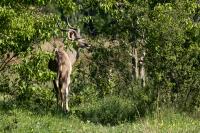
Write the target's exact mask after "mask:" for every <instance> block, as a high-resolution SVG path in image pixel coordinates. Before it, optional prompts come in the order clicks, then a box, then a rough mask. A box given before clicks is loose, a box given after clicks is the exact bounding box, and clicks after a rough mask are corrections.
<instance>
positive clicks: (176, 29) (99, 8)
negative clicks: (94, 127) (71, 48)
mask: <svg viewBox="0 0 200 133" xmlns="http://www.w3.org/2000/svg"><path fill="white" fill-rule="evenodd" d="M67 17H68V18H69V21H70V22H71V23H73V25H75V26H77V27H79V28H80V29H81V32H83V34H84V37H85V38H87V40H89V42H90V44H91V45H92V48H91V49H90V51H87V52H86V51H82V55H81V57H80V60H79V61H78V62H77V63H76V65H75V67H74V70H73V75H72V83H71V88H72V91H71V96H70V97H71V100H70V104H71V105H72V106H75V105H79V104H82V103H87V102H89V101H96V100H97V99H102V98H104V97H107V96H110V95H112V96H116V97H121V98H122V99H120V100H119V103H115V104H112V102H113V101H112V100H111V101H110V104H112V105H110V110H108V111H111V112H112V111H119V112H122V116H121V117H120V116H118V117H116V119H115V120H113V121H107V120H109V118H104V116H101V115H102V114H94V113H92V110H90V113H88V112H87V113H85V112H84V111H83V112H82V116H81V117H90V115H98V116H100V117H99V118H98V119H100V120H98V121H101V123H104V124H105V123H111V124H117V123H119V121H126V120H127V119H134V118H133V115H134V114H136V112H137V113H139V114H142V115H144V114H145V112H147V111H148V110H149V109H152V107H153V108H154V107H157V106H154V105H160V104H162V103H164V104H165V105H173V106H174V107H177V108H179V109H188V110H189V109H199V106H200V90H199V89H200V23H199V20H200V5H199V1H198V0H190V1H188V0H165V1H164V2H163V1H159V0H147V1H143V0H134V1H131V0H120V1H119V0H109V1H108V0H67V1H64V0H57V1H56V0H18V1H11V0H1V2H0V74H1V77H0V92H2V93H4V94H6V95H7V94H10V95H12V96H14V97H15V98H16V99H17V100H19V103H24V102H28V103H32V102H35V103H40V104H43V105H46V106H52V105H55V104H56V102H55V98H54V95H53V93H52V90H53V85H52V84H51V80H52V79H53V78H54V77H55V73H53V72H51V71H49V70H48V69H47V68H48V61H49V59H50V58H52V57H53V56H54V55H53V53H50V52H47V51H44V50H42V48H41V45H42V44H43V42H44V41H49V40H50V39H51V38H52V37H65V35H63V34H62V33H61V32H60V31H59V29H58V27H57V25H56V22H61V21H65V20H66V18H67ZM63 23H64V22H63ZM66 45H70V43H69V44H68V43H67V44H66ZM36 48H37V49H36ZM134 49H137V50H138V56H139V57H142V55H143V53H144V52H145V53H146V55H145V57H144V67H145V78H146V84H147V85H146V86H145V87H142V85H141V80H140V78H137V76H136V75H135V73H134V67H135V64H134V61H133V60H134V55H133V50H134ZM83 53H84V54H83ZM126 99H130V101H129V100H128V102H127V100H126ZM108 101H109V100H108ZM131 101H132V102H133V103H134V102H135V103H137V104H136V105H135V106H136V107H137V108H138V107H140V108H139V112H138V110H135V109H132V108H133V107H132V106H131V105H129V103H131ZM51 103H54V104H51ZM123 103H124V104H123ZM103 105H104V103H101V104H100V105H99V107H97V108H98V109H99V110H101V109H102V110H106V109H107V107H108V106H109V104H106V103H105V107H104V106H103ZM112 106H119V109H118V110H112V109H111V108H112ZM121 106H123V107H124V106H126V107H127V111H128V113H127V114H126V113H125V112H124V110H123V109H121V108H120V107H121ZM126 107H125V108H126ZM129 107H130V108H129ZM108 108H109V107H108ZM125 111H126V110H125ZM100 112H101V113H102V112H103V111H100ZM79 115H80V114H79ZM109 115H110V117H115V115H116V114H115V113H110V114H108V116H109ZM127 115H128V116H127ZM131 116H132V117H131ZM92 120H93V121H94V122H96V120H94V119H93V118H92Z"/></svg>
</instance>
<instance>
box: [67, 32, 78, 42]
mask: <svg viewBox="0 0 200 133" xmlns="http://www.w3.org/2000/svg"><path fill="white" fill-rule="evenodd" d="M68 39H69V40H72V41H74V40H76V32H75V31H74V30H70V31H68Z"/></svg>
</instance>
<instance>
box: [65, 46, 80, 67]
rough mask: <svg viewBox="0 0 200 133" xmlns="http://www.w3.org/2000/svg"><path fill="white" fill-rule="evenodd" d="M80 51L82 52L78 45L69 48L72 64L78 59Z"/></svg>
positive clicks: (68, 52)
mask: <svg viewBox="0 0 200 133" xmlns="http://www.w3.org/2000/svg"><path fill="white" fill-rule="evenodd" d="M79 53H80V48H78V47H71V48H68V49H67V54H68V56H69V59H70V61H71V64H72V65H73V64H74V63H75V62H76V60H78V58H79Z"/></svg>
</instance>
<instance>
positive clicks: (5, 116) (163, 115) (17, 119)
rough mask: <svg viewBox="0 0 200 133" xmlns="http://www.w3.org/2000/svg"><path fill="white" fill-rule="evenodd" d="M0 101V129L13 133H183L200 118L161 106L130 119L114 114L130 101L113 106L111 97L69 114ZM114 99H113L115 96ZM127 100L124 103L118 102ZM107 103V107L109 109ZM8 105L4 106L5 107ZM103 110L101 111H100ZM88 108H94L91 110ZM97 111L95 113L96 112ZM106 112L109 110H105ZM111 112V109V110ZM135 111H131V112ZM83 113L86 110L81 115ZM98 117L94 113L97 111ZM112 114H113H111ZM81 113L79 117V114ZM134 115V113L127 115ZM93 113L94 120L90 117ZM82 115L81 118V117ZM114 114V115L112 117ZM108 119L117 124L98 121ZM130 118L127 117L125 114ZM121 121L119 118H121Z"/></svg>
mask: <svg viewBox="0 0 200 133" xmlns="http://www.w3.org/2000/svg"><path fill="white" fill-rule="evenodd" d="M2 100H3V99H1V101H0V132H9V133H10V132H13V133H29V132H33V133H38V132H39V133H65V132H72V133H73V132H75V133H77V132H87V133H88V132H89V133H90V132H104V133H105V132H108V133H110V132H111V133H112V132H113V133H118V132H120V133H121V132H130V133H133V132H134V133H137V132H144V133H162V132H163V133H166V132H169V133H185V132H188V133H190V132H195V133H196V132H199V131H200V121H199V120H198V119H194V118H192V117H189V116H188V114H186V113H179V112H178V111H175V110H173V109H169V108H161V109H160V110H159V111H156V112H153V113H152V114H148V115H146V116H144V117H135V119H134V120H132V121H130V120H129V119H125V118H123V117H119V116H116V114H115V112H114V110H115V109H117V108H119V109H117V110H118V111H122V112H121V114H120V113H119V114H118V115H123V116H124V117H126V115H125V114H123V110H122V109H125V110H124V111H126V108H128V110H129V109H130V108H129V107H133V106H129V102H130V101H127V100H122V99H120V100H119V101H116V105H111V104H112V103H113V100H114V98H113V97H112V98H110V99H109V97H108V98H106V99H103V100H102V101H97V102H96V104H95V105H93V104H87V105H85V106H84V105H82V106H77V107H74V108H72V112H71V113H70V114H67V115H66V114H62V113H61V112H59V111H57V110H56V109H49V111H47V110H44V112H43V113H41V111H42V109H41V110H40V112H38V113H37V112H36V111H34V110H31V109H28V108H27V109H26V108H21V106H14V105H10V106H9V107H8V104H12V102H7V101H6V102H3V101H2ZM115 100H116V99H115ZM123 102H126V104H125V105H121V103H123ZM109 106H110V109H109V108H108V107H109ZM5 107H7V108H5ZM102 109H104V110H102ZM91 111H93V112H92V113H91ZM95 111H96V112H95ZM106 111H108V112H109V111H111V112H110V113H106ZM112 111H113V112H112ZM133 112H134V111H133ZM82 113H85V114H84V115H83V114H82ZM95 113H96V114H97V116H95V115H96V114H95ZM112 113H113V114H112ZM80 115H81V116H80ZM129 115H135V114H129ZM93 116H95V117H97V119H95V121H94V120H93V119H92V117H93ZM83 117H84V119H83ZM113 117H115V118H113ZM107 118H108V119H110V121H111V122H112V120H113V122H115V121H116V120H118V121H119V123H117V124H115V125H112V124H106V125H104V124H105V123H101V120H104V119H107ZM127 118H129V117H127ZM120 120H121V121H120ZM108 123H109V122H108Z"/></svg>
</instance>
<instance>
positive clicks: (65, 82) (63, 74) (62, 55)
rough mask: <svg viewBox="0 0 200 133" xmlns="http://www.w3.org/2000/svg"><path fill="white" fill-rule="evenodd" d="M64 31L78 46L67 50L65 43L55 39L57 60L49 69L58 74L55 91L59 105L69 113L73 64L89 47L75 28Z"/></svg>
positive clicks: (54, 82) (53, 61) (51, 62)
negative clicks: (82, 50) (80, 53)
mask: <svg viewBox="0 0 200 133" xmlns="http://www.w3.org/2000/svg"><path fill="white" fill-rule="evenodd" d="M61 30H62V29H61ZM64 31H67V32H68V39H69V40H71V41H75V42H76V44H75V45H74V46H72V47H70V48H68V49H67V50H65V48H64V43H63V42H62V41H61V40H59V39H55V40H54V47H55V60H51V61H50V62H49V69H50V70H52V71H56V73H57V77H56V79H55V80H54V81H53V84H54V89H55V90H56V97H57V104H58V105H60V106H61V107H62V110H63V111H64V112H66V111H69V105H68V102H69V91H70V87H69V84H70V75H71V72H72V68H73V64H74V63H75V62H76V60H77V59H78V57H79V49H80V48H87V47H89V45H88V44H87V43H85V41H84V40H83V39H82V38H81V36H80V32H78V30H75V28H73V29H68V30H64ZM52 65H54V68H52V67H51V66H52Z"/></svg>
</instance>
